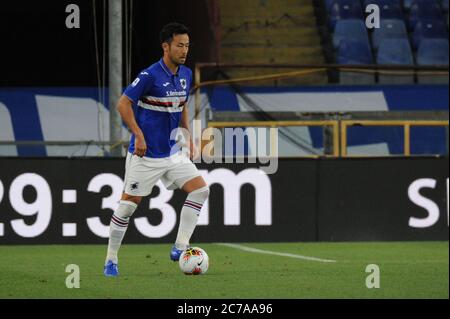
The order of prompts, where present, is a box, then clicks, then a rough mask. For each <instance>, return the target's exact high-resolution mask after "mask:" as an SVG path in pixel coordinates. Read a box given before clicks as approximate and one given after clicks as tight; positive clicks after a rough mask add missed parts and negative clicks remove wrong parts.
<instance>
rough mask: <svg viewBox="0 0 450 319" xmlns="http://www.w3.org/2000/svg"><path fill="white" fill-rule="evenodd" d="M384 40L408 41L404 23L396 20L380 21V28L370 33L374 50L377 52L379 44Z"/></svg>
mask: <svg viewBox="0 0 450 319" xmlns="http://www.w3.org/2000/svg"><path fill="white" fill-rule="evenodd" d="M384 39H406V40H408V31H407V30H406V26H405V23H404V22H403V21H402V20H398V19H386V20H381V22H380V28H378V29H375V30H374V31H373V33H372V44H373V48H374V49H375V50H378V47H379V46H380V42H381V41H382V40H384Z"/></svg>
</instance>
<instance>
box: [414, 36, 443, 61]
mask: <svg viewBox="0 0 450 319" xmlns="http://www.w3.org/2000/svg"><path fill="white" fill-rule="evenodd" d="M448 50H449V46H448V39H423V40H422V41H421V42H420V46H419V50H418V51H417V64H418V65H448V64H449V62H448Z"/></svg>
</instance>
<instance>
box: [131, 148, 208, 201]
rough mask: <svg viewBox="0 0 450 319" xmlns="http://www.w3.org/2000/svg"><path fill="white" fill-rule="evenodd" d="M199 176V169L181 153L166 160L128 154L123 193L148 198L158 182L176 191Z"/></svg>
mask: <svg viewBox="0 0 450 319" xmlns="http://www.w3.org/2000/svg"><path fill="white" fill-rule="evenodd" d="M197 176H201V174H200V172H199V171H198V169H197V167H196V166H195V165H194V163H192V162H191V160H190V159H189V158H187V157H186V155H183V154H182V153H181V152H179V153H176V154H174V155H172V156H170V157H165V158H150V157H139V156H137V155H133V154H131V153H129V152H128V154H127V159H126V163H125V183H124V190H123V191H124V193H126V194H128V195H131V196H147V195H149V194H150V193H151V192H152V189H153V186H155V184H156V183H157V182H158V180H161V182H162V183H163V184H164V186H165V187H166V188H167V189H176V188H182V187H183V185H184V183H186V182H187V181H190V180H191V179H193V178H195V177H197Z"/></svg>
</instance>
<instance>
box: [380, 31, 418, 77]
mask: <svg viewBox="0 0 450 319" xmlns="http://www.w3.org/2000/svg"><path fill="white" fill-rule="evenodd" d="M377 63H378V64H381V65H404V66H413V65H414V58H413V55H412V52H411V47H410V45H409V41H408V40H407V39H383V40H381V42H380V46H379V48H378V54H377ZM379 80H380V83H382V84H413V83H414V76H413V75H382V74H380V76H379Z"/></svg>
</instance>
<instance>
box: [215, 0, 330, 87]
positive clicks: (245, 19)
mask: <svg viewBox="0 0 450 319" xmlns="http://www.w3.org/2000/svg"><path fill="white" fill-rule="evenodd" d="M219 3H220V21H221V34H222V37H221V43H220V48H219V49H220V50H219V51H220V54H219V61H220V62H222V63H243V64H245V63H263V64H321V63H324V62H325V59H324V55H323V49H322V45H321V39H320V36H319V34H318V29H317V25H316V17H315V14H314V6H313V5H312V2H311V1H310V0H288V1H283V2H277V1H259V0H249V1H240V2H235V1H227V0H220V1H219ZM284 71H286V72H289V71H293V70H292V69H284V70H282V71H281V72H284ZM268 73H280V69H268V68H266V69H251V70H249V69H236V70H229V71H228V72H227V75H228V76H229V77H231V78H242V77H248V76H258V75H262V74H268ZM327 81H328V78H327V75H326V72H322V73H315V74H313V75H310V76H307V77H303V78H295V79H292V78H291V79H280V80H276V81H260V82H258V83H257V84H259V85H269V86H271V85H275V86H278V85H302V84H325V83H326V82H327Z"/></svg>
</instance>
